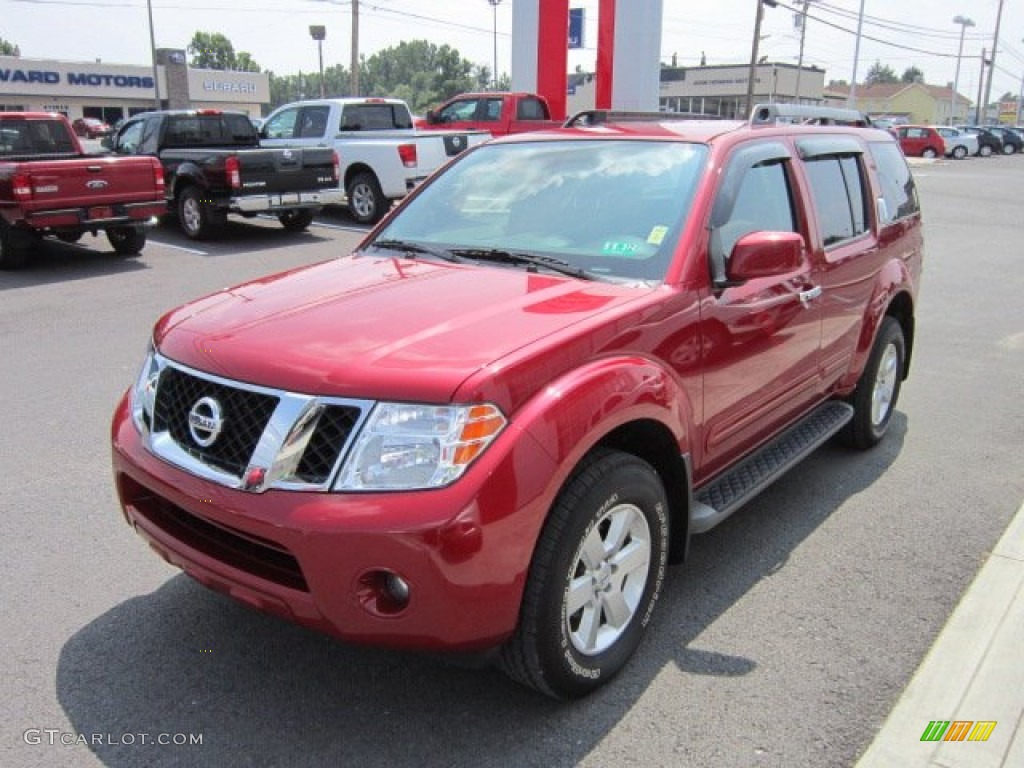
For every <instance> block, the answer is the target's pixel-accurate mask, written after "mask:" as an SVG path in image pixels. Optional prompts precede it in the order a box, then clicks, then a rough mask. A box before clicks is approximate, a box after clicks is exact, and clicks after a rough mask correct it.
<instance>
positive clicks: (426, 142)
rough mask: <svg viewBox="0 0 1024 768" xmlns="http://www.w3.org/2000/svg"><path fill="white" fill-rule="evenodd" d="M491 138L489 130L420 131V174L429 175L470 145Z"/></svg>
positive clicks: (417, 138) (417, 139)
mask: <svg viewBox="0 0 1024 768" xmlns="http://www.w3.org/2000/svg"><path fill="white" fill-rule="evenodd" d="M489 138H491V134H489V133H488V132H487V131H418V132H417V133H416V136H415V139H416V164H417V167H418V170H419V175H420V176H428V175H430V174H431V173H433V172H434V171H436V170H437V169H438V168H440V167H441V166H442V165H444V164H445V163H446V162H448V161H449V160H450V159H452V158H453V157H455V156H456V155H458V154H460V153H461V152H463V151H464V150H466V149H469V147H474V146H476V145H477V144H482V143H483V142H485V141H487V140H488V139H489Z"/></svg>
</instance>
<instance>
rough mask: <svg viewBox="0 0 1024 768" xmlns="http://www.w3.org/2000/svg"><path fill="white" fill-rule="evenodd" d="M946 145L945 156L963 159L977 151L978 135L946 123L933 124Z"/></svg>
mask: <svg viewBox="0 0 1024 768" xmlns="http://www.w3.org/2000/svg"><path fill="white" fill-rule="evenodd" d="M932 128H934V129H935V130H936V131H938V134H939V135H940V136H941V137H942V141H943V142H944V143H945V145H946V157H953V158H956V159H957V160H963V159H964V158H965V157H967V156H968V155H976V154H977V153H978V137H977V136H976V135H975V134H973V133H967V132H966V131H961V130H958V129H957V128H951V127H949V126H948V125H933V126H932Z"/></svg>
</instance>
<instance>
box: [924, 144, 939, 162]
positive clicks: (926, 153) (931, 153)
mask: <svg viewBox="0 0 1024 768" xmlns="http://www.w3.org/2000/svg"><path fill="white" fill-rule="evenodd" d="M938 156H939V155H938V153H937V152H936V151H935V150H934V149H932V148H931V147H925V148H924V152H922V153H921V157H927V158H928V159H929V160H930V159H932V158H933V157H938Z"/></svg>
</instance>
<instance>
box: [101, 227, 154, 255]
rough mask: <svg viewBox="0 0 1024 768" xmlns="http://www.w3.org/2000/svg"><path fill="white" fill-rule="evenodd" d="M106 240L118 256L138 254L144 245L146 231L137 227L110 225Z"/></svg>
mask: <svg viewBox="0 0 1024 768" xmlns="http://www.w3.org/2000/svg"><path fill="white" fill-rule="evenodd" d="M107 240H109V241H110V245H111V247H112V248H113V249H114V252H115V253H116V254H117V255H118V256H138V255H139V251H141V250H142V248H143V247H144V246H145V245H146V233H145V231H144V230H141V229H139V228H137V227H111V228H110V229H108V230H107Z"/></svg>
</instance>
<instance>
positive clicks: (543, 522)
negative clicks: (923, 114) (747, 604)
mask: <svg viewBox="0 0 1024 768" xmlns="http://www.w3.org/2000/svg"><path fill="white" fill-rule="evenodd" d="M787 109H788V111H786V113H785V114H783V111H782V108H781V107H778V106H769V107H765V108H758V109H757V110H755V112H754V115H755V118H753V119H752V120H751V121H750V122H749V123H748V122H737V121H694V122H685V121H683V122H672V123H670V122H668V121H667V119H665V120H662V121H656V122H635V123H630V124H626V123H624V122H608V123H605V124H602V125H599V126H596V127H595V126H583V127H576V128H563V129H560V130H556V131H549V132H542V133H529V134H520V135H518V136H509V137H506V138H502V139H494V140H492V141H489V142H486V143H484V144H481V145H479V146H478V147H475V148H473V149H470V150H467V151H466V152H465V153H463V154H462V155H460V156H459V157H458V158H456V159H454V160H453V161H452V162H451V163H450V164H448V165H447V166H445V168H443V169H442V170H440V171H439V172H438V173H436V174H435V175H434V176H432V177H431V178H430V179H428V180H427V181H426V182H425V183H424V184H423V186H421V187H419V188H418V189H417V190H416V191H415V192H414V193H413V194H412V195H410V196H409V197H408V198H406V200H405V201H404V202H403V203H402V204H401V205H400V206H399V207H398V208H396V209H395V210H394V211H392V212H391V213H390V214H389V215H388V217H387V218H385V219H384V221H383V222H382V223H381V224H380V225H379V226H378V227H377V229H376V230H375V231H374V232H372V233H371V234H370V235H368V236H367V238H366V239H365V240H364V241H363V242H362V243H361V244H360V245H359V246H358V248H357V249H356V251H355V253H353V254H352V255H350V256H348V257H345V258H341V259H334V260H331V261H329V262H325V263H322V264H319V265H314V266H310V267H306V268H302V269H298V270H295V271H293V272H289V273H284V274H281V275H277V276H273V277H267V278H264V279H261V280H257V281H255V282H253V283H250V284H248V285H243V286H239V287H235V288H231V289H225V290H223V291H220V292H218V293H215V294H212V295H210V296H207V297H206V298H202V299H199V300H198V301H195V302H193V303H191V304H188V305H186V306H184V307H181V308H179V309H175V310H173V311H171V312H169V313H168V314H166V315H165V316H164V317H163V318H162V319H161V320H160V321H159V322H158V323H157V324H156V327H155V329H154V331H153V334H152V344H151V347H150V350H149V352H148V354H147V356H146V358H145V361H144V363H143V366H142V369H141V372H140V374H139V377H138V379H137V382H136V384H135V385H134V386H133V387H131V388H130V390H129V391H128V392H127V393H126V394H125V397H124V398H123V399H122V401H121V403H120V405H119V406H118V408H117V410H116V413H115V415H114V419H113V428H112V429H113V432H112V438H113V456H114V458H113V463H114V475H115V483H116V487H117V491H118V494H119V496H120V501H121V504H122V507H123V511H124V515H125V517H126V519H127V521H128V522H129V524H130V525H132V526H133V527H134V529H135V530H136V531H137V532H138V533H139V534H141V535H142V536H143V537H145V538H146V539H147V540H148V541H149V543H150V544H151V545H152V547H153V549H155V550H156V551H157V552H158V553H160V555H161V556H163V557H164V558H165V559H166V560H167V561H168V562H170V563H172V564H174V565H176V566H179V567H181V568H183V569H184V570H185V571H186V572H187V573H189V574H190V575H192V576H193V577H195V578H196V579H197V580H199V581H200V582H201V583H203V584H205V585H207V586H209V587H211V588H213V589H217V590H221V591H223V592H226V593H228V594H230V595H231V596H232V597H234V598H236V599H238V600H240V601H242V602H244V603H246V604H247V605H250V606H255V607H257V608H260V609H261V610H264V611H268V612H271V613H275V614H278V615H280V616H284V617H287V618H288V619H290V620H292V621H296V622H299V623H301V624H303V625H306V626H309V627H314V628H317V629H320V630H324V631H326V632H330V633H332V634H334V635H336V636H339V637H342V638H347V639H350V640H354V641H360V642H373V643H378V644H383V645H390V646H396V647H412V648H421V649H431V650H442V649H443V650H449V651H451V650H458V651H467V652H477V651H490V652H491V653H493V654H494V655H495V658H496V660H497V662H498V663H499V664H500V666H501V667H502V668H503V669H504V670H505V671H506V672H508V673H509V674H510V675H511V676H512V677H513V678H514V679H516V680H518V681H520V682H522V683H525V684H526V685H529V686H532V687H534V688H536V689H537V690H539V691H542V692H544V693H546V694H548V695H551V696H556V697H562V698H567V697H574V696H581V695H584V694H586V693H588V692H590V691H592V690H594V689H595V688H596V687H598V686H599V685H601V684H603V683H605V682H606V681H608V680H609V679H610V678H611V677H612V676H614V675H615V674H616V673H617V672H618V671H619V670H620V669H622V667H623V665H624V664H625V663H626V661H627V660H628V659H629V657H630V655H631V654H632V653H633V651H634V650H635V649H636V648H637V646H638V644H639V642H640V638H641V635H642V634H643V632H644V630H645V628H646V627H647V626H648V624H649V622H650V619H651V616H652V612H653V611H654V610H655V608H656V603H657V600H658V597H659V595H660V594H661V591H662V586H663V583H664V580H665V578H666V576H667V568H666V566H667V565H668V564H669V563H670V562H673V563H674V562H681V561H682V560H683V559H684V558H685V556H686V553H687V549H688V543H689V540H690V537H691V536H693V535H696V534H700V533H704V532H706V531H708V530H710V529H711V528H713V527H714V526H715V525H717V524H718V523H720V522H721V521H722V520H724V519H725V518H726V517H728V516H729V515H730V514H732V513H733V512H735V511H736V510H737V509H739V508H740V507H741V506H742V505H743V504H744V503H745V502H746V501H747V500H749V499H750V498H752V497H753V496H754V495H755V494H756V493H758V492H759V491H761V490H762V489H764V488H766V487H767V486H768V485H770V484H771V483H772V482H773V481H774V480H776V479H777V478H778V477H779V476H780V475H781V474H782V473H783V472H785V471H786V470H788V469H790V468H792V467H794V466H796V465H797V464H798V462H800V461H801V460H802V459H803V458H804V457H806V456H807V455H808V454H809V453H810V452H811V451H812V450H814V449H815V448H816V447H817V446H819V445H821V444H822V443H823V442H825V441H826V440H828V439H829V438H831V437H832V436H834V435H835V436H838V437H840V438H841V439H842V440H843V441H845V442H846V443H847V444H849V445H850V446H852V447H854V448H858V449H867V448H870V447H872V446H874V445H875V444H877V443H878V442H879V441H881V440H882V439H883V438H884V436H885V434H886V431H887V429H888V427H889V425H890V421H891V419H892V417H893V414H894V412H895V408H896V402H897V398H898V396H899V393H900V387H901V384H902V382H903V380H904V379H905V378H906V376H907V372H908V370H909V365H910V360H911V352H912V349H913V343H914V334H915V305H916V299H917V286H918V282H919V278H920V274H921V268H922V258H923V256H922V249H923V241H922V224H921V214H920V209H919V204H918V197H917V192H916V188H915V184H914V178H913V176H912V175H911V172H910V170H909V168H908V167H907V163H906V160H905V159H904V156H903V153H902V152H901V151H900V148H899V145H898V144H897V143H896V141H895V139H894V138H893V137H892V136H891V135H890V134H889V133H887V132H885V131H882V130H877V129H872V128H862V127H854V126H839V125H832V126H827V127H821V126H811V125H804V124H799V125H797V124H785V123H783V122H780V120H781V119H783V118H786V117H788V116H791V113H794V112H795V113H796V116H797V117H800V118H803V117H806V116H807V114H808V113H812V114H817V113H819V112H821V110H815V109H812V108H807V107H800V108H787ZM776 112H777V113H778V114H777V116H776V114H775V113H776ZM844 112H845V111H844ZM655 120H658V118H655ZM709 588H711V589H713V588H714V585H711V586H710V587H709ZM678 594H680V593H677V595H678Z"/></svg>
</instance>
